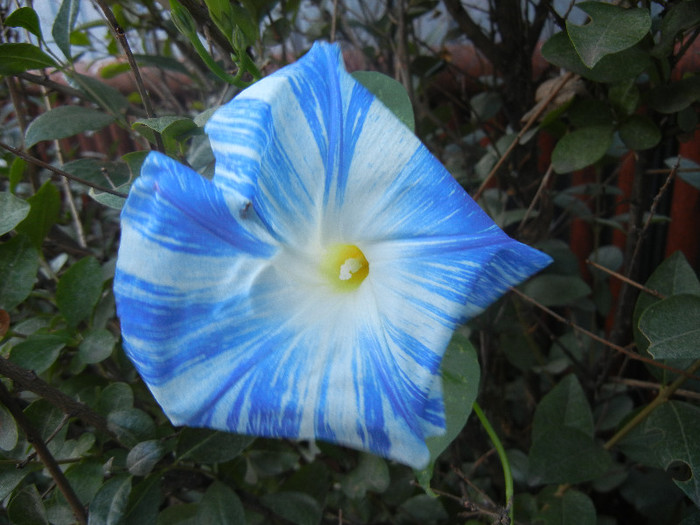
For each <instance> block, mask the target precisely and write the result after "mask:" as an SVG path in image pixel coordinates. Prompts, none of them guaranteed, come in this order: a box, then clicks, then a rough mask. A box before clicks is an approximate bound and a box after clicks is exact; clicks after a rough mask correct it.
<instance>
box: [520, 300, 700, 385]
mask: <svg viewBox="0 0 700 525" xmlns="http://www.w3.org/2000/svg"><path fill="white" fill-rule="evenodd" d="M510 291H511V292H513V293H514V294H515V295H517V296H518V297H520V298H521V299H524V300H525V301H527V302H528V303H530V304H533V305H535V306H536V307H537V308H539V309H540V310H543V311H544V312H546V313H547V314H549V315H550V316H551V317H553V318H554V319H556V320H557V321H559V322H561V323H564V324H566V325H567V326H570V327H571V328H573V329H574V330H576V331H577V332H581V333H582V334H584V335H586V336H588V337H590V338H591V339H593V340H594V341H598V342H599V343H602V344H604V345H605V346H607V347H609V348H612V349H613V350H616V351H618V352H620V353H621V354H624V355H626V356H627V357H629V358H631V359H636V360H637V361H643V362H644V363H647V364H649V365H651V366H655V367H657V368H663V369H664V370H668V371H669V372H673V373H674V374H679V375H681V376H683V377H685V378H686V379H695V380H697V381H700V377H698V376H695V375H693V374H692V373H689V372H687V371H685V370H681V369H679V368H674V367H672V366H668V365H665V364H663V363H660V362H658V361H654V360H653V359H649V358H647V357H644V356H642V355H639V354H637V353H635V352H632V351H631V350H628V349H627V348H625V347H623V346H620V345H617V344H615V343H612V342H610V341H608V340H607V339H605V338H604V337H600V336H599V335H597V334H594V333H593V332H591V331H589V330H586V329H585V328H583V327H581V326H579V325H577V324H576V323H574V322H572V321H570V320H569V319H567V318H566V317H563V316H561V315H559V314H558V313H556V312H555V311H553V310H551V309H549V308H547V307H546V306H544V305H543V304H540V303H538V302H537V301H535V300H534V299H533V298H532V297H528V296H527V295H525V294H524V293H523V292H521V291H520V290H518V289H517V288H512V287H511V288H510Z"/></svg>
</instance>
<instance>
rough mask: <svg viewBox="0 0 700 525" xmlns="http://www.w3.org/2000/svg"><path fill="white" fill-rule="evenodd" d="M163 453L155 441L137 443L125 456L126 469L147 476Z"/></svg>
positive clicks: (159, 444) (131, 472)
mask: <svg viewBox="0 0 700 525" xmlns="http://www.w3.org/2000/svg"><path fill="white" fill-rule="evenodd" d="M165 452H166V450H165V448H164V447H163V445H162V444H161V443H160V441H158V440H155V439H151V440H148V441H142V442H141V443H137V444H136V446H135V447H134V448H132V449H131V450H130V451H129V454H128V455H127V456H126V468H127V469H128V470H129V473H130V474H133V475H134V476H147V475H148V474H150V473H151V470H153V467H155V466H156V463H158V462H159V461H160V459H161V458H162V457H163V456H164V455H165ZM212 523H213V522H212Z"/></svg>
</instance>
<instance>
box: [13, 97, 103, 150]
mask: <svg viewBox="0 0 700 525" xmlns="http://www.w3.org/2000/svg"><path fill="white" fill-rule="evenodd" d="M112 122H114V116H113V115H108V114H107V113H103V112H102V111H98V110H96V109H91V108H84V107H82V106H58V107H57V108H54V109H52V110H50V111H47V112H46V113H42V114H41V115H39V116H38V117H37V118H35V119H34V120H33V121H32V122H31V124H29V126H28V127H27V132H26V134H25V136H24V141H25V145H26V147H28V148H29V147H31V146H33V145H34V144H36V143H37V142H41V141H42V140H54V139H62V138H65V137H71V136H73V135H77V134H78V133H83V132H84V131H88V130H89V131H95V130H98V129H101V128H104V127H105V126H107V125H109V124H111V123H112Z"/></svg>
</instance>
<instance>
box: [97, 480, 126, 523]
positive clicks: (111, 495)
mask: <svg viewBox="0 0 700 525" xmlns="http://www.w3.org/2000/svg"><path fill="white" fill-rule="evenodd" d="M130 492H131V478H130V477H128V476H118V477H115V478H112V479H110V480H109V481H107V482H106V483H105V484H104V485H103V486H102V488H101V489H100V490H99V492H98V493H97V494H96V495H95V499H94V500H93V501H92V503H91V504H90V517H89V519H88V525H118V524H120V523H122V518H123V517H124V512H125V511H126V504H127V502H128V501H129V493H130Z"/></svg>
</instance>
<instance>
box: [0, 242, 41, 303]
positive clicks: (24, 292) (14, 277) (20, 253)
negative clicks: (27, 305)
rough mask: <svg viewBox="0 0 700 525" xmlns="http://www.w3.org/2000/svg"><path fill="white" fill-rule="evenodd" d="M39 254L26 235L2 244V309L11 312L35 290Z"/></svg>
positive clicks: (0, 294) (0, 282)
mask: <svg viewBox="0 0 700 525" xmlns="http://www.w3.org/2000/svg"><path fill="white" fill-rule="evenodd" d="M38 270H39V252H38V251H37V249H36V248H35V247H34V246H33V245H32V242H31V241H30V240H29V238H28V237H27V236H26V235H17V236H15V237H13V238H12V239H10V240H9V241H7V242H5V243H2V244H0V275H2V279H0V308H2V309H3V310H7V311H10V310H12V309H13V308H14V307H15V306H17V305H18V304H20V303H21V302H22V301H24V300H25V299H26V298H27V297H28V296H29V294H30V293H31V291H32V288H34V280H35V279H36V272H37V271H38Z"/></svg>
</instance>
